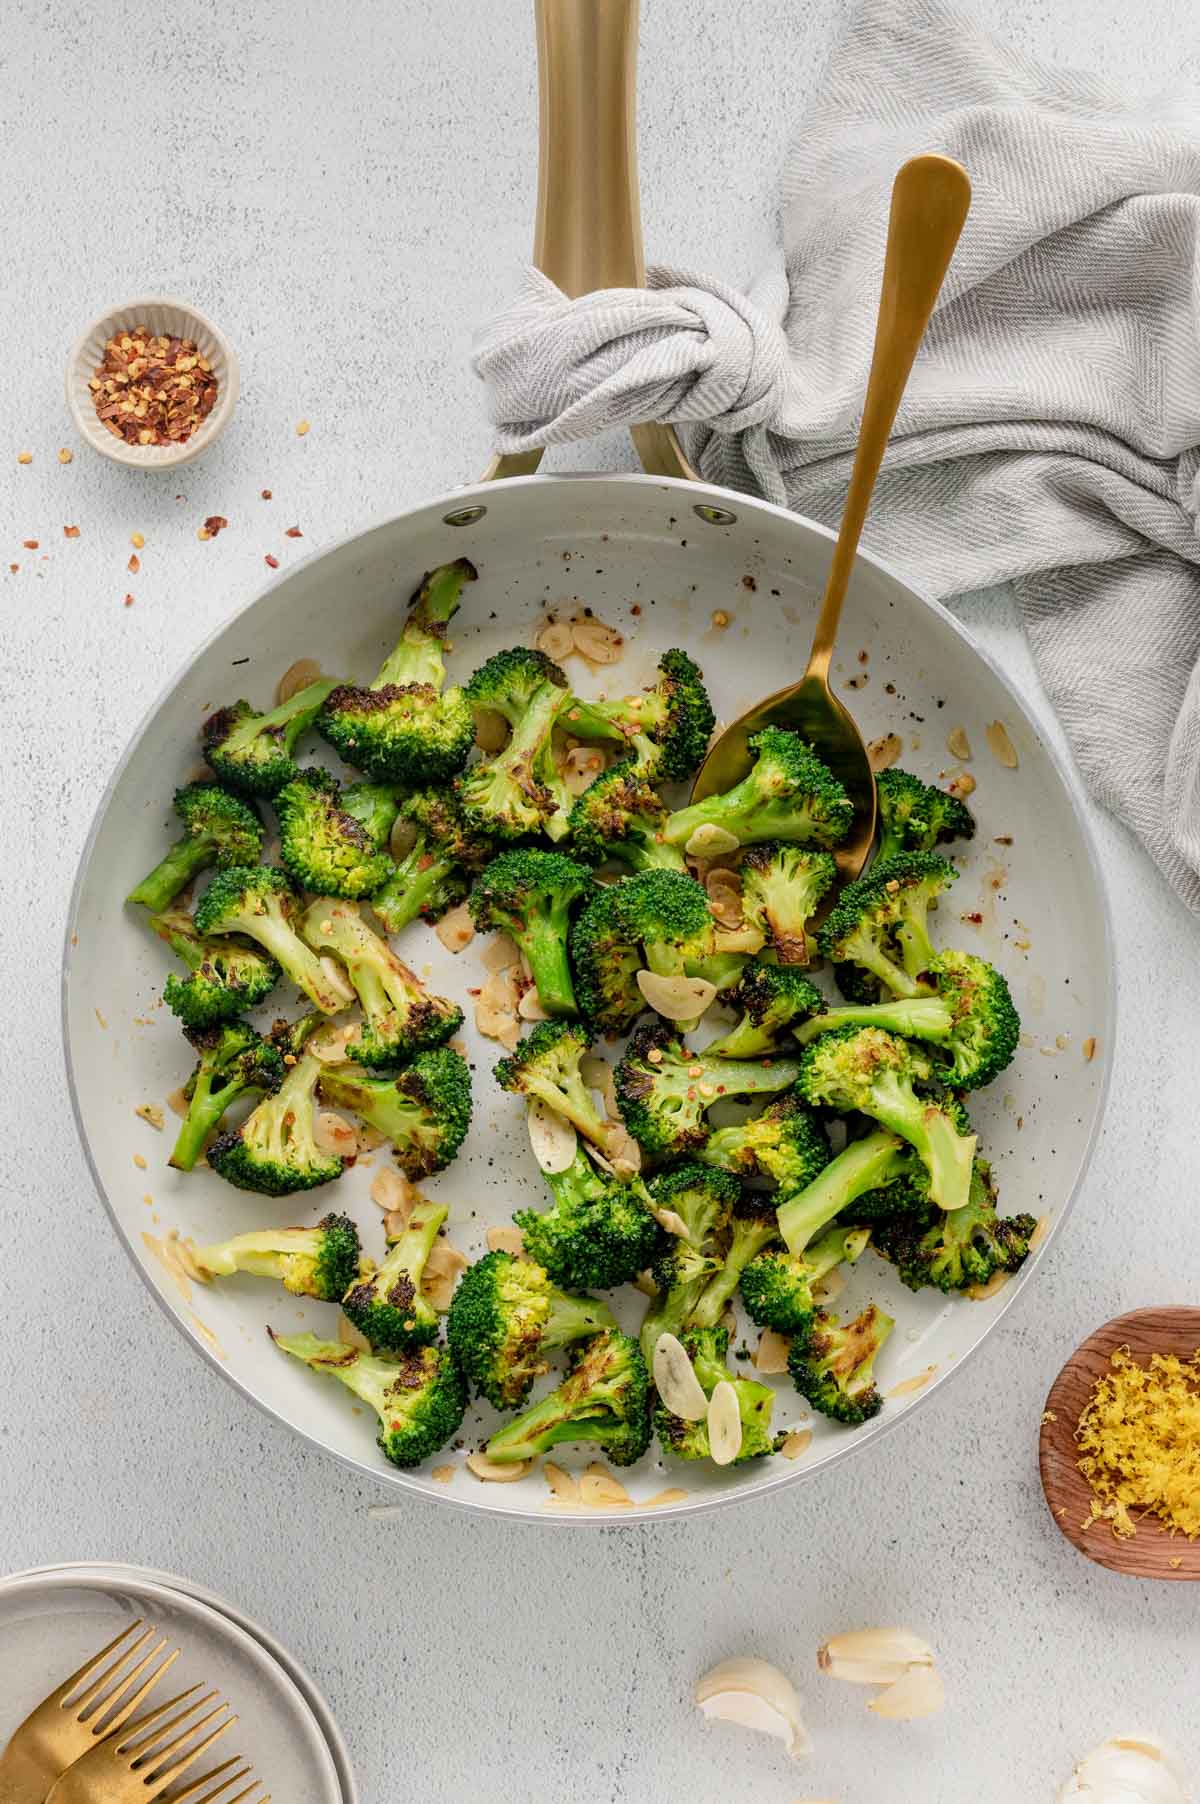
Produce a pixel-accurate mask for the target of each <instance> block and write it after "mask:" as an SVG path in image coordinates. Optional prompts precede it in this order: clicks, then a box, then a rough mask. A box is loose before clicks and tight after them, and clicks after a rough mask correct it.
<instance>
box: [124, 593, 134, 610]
mask: <svg viewBox="0 0 1200 1804" xmlns="http://www.w3.org/2000/svg"><path fill="white" fill-rule="evenodd" d="M125 606H126V607H127V608H131V607H132V606H133V596H132V595H127V596H126V597H125Z"/></svg>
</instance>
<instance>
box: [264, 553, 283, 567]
mask: <svg viewBox="0 0 1200 1804" xmlns="http://www.w3.org/2000/svg"><path fill="white" fill-rule="evenodd" d="M263 562H264V564H269V565H270V567H271V569H272V570H278V568H279V559H278V558H277V557H272V556H271V553H270V552H269V551H268V553H267V555H266V557H265V558H264V559H263Z"/></svg>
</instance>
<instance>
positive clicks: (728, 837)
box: [683, 826, 742, 858]
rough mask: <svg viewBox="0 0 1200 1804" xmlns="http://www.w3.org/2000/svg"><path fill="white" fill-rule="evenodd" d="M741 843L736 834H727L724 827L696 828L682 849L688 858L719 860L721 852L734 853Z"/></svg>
mask: <svg viewBox="0 0 1200 1804" xmlns="http://www.w3.org/2000/svg"><path fill="white" fill-rule="evenodd" d="M741 843H742V842H741V840H740V839H739V838H738V836H737V834H736V833H727V832H726V831H725V829H724V827H714V826H707V827H697V828H696V831H695V832H694V833H693V834H692V837H691V838H690V839H689V840H688V842H687V844H686V845H685V846H684V848H683V849H684V851H685V852H686V853H687V854H688V857H689V858H719V857H720V856H721V854H722V852H736V851H737V849H738V847H739V846H740V845H741Z"/></svg>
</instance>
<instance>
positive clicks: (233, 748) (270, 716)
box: [223, 677, 338, 752]
mask: <svg viewBox="0 0 1200 1804" xmlns="http://www.w3.org/2000/svg"><path fill="white" fill-rule="evenodd" d="M337 686H338V679H337V678H336V677H318V678H317V680H316V682H315V683H309V685H308V687H307V688H306V689H298V690H297V691H296V693H295V695H290V696H289V697H288V699H287V701H285V702H280V704H279V706H278V707H277V708H272V709H271V710H270V711H269V712H268V713H266V714H251V715H250V716H249V717H248V718H247V719H246V720H244V721H242V722H241V723H240V724H239V725H238V726H236V727H234V728H233V731H232V732H231V733H230V735H229V737H228V739H227V740H226V741H225V746H224V748H223V749H224V750H225V751H226V752H238V751H243V750H244V749H245V748H246V747H247V746H248V745H252V744H253V743H254V741H255V740H256V739H257V738H258V737H259V736H260V734H273V733H274V736H276V737H277V738H278V739H279V740H280V741H281V743H282V744H283V745H284V746H285V747H286V749H287V750H288V751H289V752H290V751H291V749H292V747H293V746H294V745H295V743H296V741H297V740H298V739H299V737H300V735H301V734H302V733H306V732H307V731H308V729H309V727H311V726H312V723H313V721H314V720H315V719H316V718H317V715H318V714H319V713H320V712H321V709H322V708H323V707H324V705H325V701H326V699H327V697H328V696H330V695H332V693H333V691H334V690H335V689H336V688H337ZM275 729H278V732H277V733H275Z"/></svg>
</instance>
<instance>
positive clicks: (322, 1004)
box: [238, 897, 356, 1015]
mask: <svg viewBox="0 0 1200 1804" xmlns="http://www.w3.org/2000/svg"><path fill="white" fill-rule="evenodd" d="M238 925H239V926H241V927H242V928H243V930H244V931H245V932H246V933H248V934H250V935H251V936H252V937H253V938H254V939H256V940H257V941H258V943H259V945H260V946H262V947H263V949H264V950H265V951H267V952H269V953H270V954H271V956H272V958H273V959H274V960H275V962H276V964H277V965H279V966H280V967H281V969H282V970H283V971H284V972H286V974H287V976H288V977H290V978H291V980H292V982H293V983H294V984H295V985H296V986H297V988H299V989H301V990H303V991H304V994H305V995H306V996H307V997H308V999H309V1001H310V1002H312V1003H314V1004H315V1005H316V1007H317V1008H319V1009H320V1011H321V1013H322V1014H323V1015H336V1014H338V1013H340V1011H341V1010H342V1009H344V1008H349V1006H350V1004H351V1003H352V1002H354V1001H355V1000H356V998H355V994H354V991H353V990H352V989H351V988H350V986H349V985H348V984H343V983H342V982H340V981H336V980H335V979H334V978H332V977H331V976H330V974H329V972H328V971H327V970H326V968H325V966H324V965H323V964H322V962H321V960H320V959H319V958H318V957H317V955H316V953H315V952H313V951H312V950H311V949H310V948H309V947H308V946H306V945H305V944H304V941H303V940H302V939H301V938H300V937H299V935H298V934H297V933H295V932H293V930H292V928H291V927H290V926H289V924H288V923H287V921H286V920H285V919H284V917H283V914H282V912H281V911H280V908H279V904H278V902H276V901H275V899H274V898H273V897H272V898H270V899H269V900H268V901H267V905H266V908H265V910H264V912H263V913H262V914H255V915H251V916H250V918H249V920H247V921H243V922H239V923H238Z"/></svg>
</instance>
